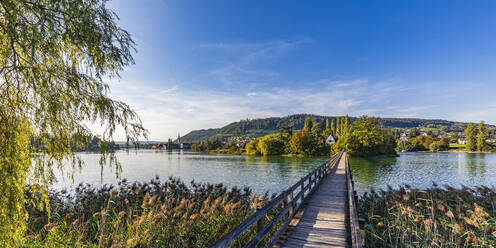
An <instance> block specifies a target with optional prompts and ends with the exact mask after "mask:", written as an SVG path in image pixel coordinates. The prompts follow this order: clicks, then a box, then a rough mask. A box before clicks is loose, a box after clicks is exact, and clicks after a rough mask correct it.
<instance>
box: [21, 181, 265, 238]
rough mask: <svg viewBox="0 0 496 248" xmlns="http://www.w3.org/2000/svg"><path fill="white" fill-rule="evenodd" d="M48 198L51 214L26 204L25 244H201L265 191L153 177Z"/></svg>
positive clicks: (237, 219)
mask: <svg viewBox="0 0 496 248" xmlns="http://www.w3.org/2000/svg"><path fill="white" fill-rule="evenodd" d="M50 200H51V215H50V216H49V215H48V214H47V212H39V211H37V210H36V209H30V211H29V213H30V215H29V216H30V217H29V222H28V226H29V228H28V233H27V236H26V239H25V240H26V241H25V244H24V245H25V246H26V247H87V246H89V247H206V246H208V245H209V244H211V243H213V242H214V241H215V240H217V239H218V238H220V237H222V235H224V234H226V233H227V232H228V231H229V230H231V229H232V228H233V227H235V226H236V225H238V224H239V223H241V222H242V221H243V220H244V219H246V217H248V216H249V215H251V214H253V213H254V212H255V211H256V208H257V207H259V206H262V205H263V204H265V203H266V202H267V200H268V195H267V194H265V195H263V196H262V197H259V196H257V195H255V194H252V191H251V190H250V189H248V188H244V189H238V188H236V187H234V188H232V189H229V190H228V189H227V187H225V186H223V185H222V184H217V185H212V184H198V183H195V182H191V184H190V185H189V187H188V186H187V185H186V184H184V183H183V182H182V181H180V180H179V179H177V178H169V180H167V181H165V182H160V180H159V179H158V178H156V179H154V180H151V181H150V182H148V183H138V182H134V183H128V182H127V181H125V180H124V181H123V182H122V183H120V184H119V185H117V186H112V185H104V186H102V187H99V188H96V187H93V186H91V185H88V184H80V185H79V186H77V187H76V188H75V190H74V191H73V192H68V191H58V192H51V193H50ZM254 233H255V230H253V231H252V232H248V233H247V234H245V235H243V236H242V237H241V238H240V239H239V240H237V242H236V243H235V244H234V247H240V246H241V245H242V244H244V243H245V242H246V241H247V240H248V239H249V238H250V237H251V236H253V235H254Z"/></svg>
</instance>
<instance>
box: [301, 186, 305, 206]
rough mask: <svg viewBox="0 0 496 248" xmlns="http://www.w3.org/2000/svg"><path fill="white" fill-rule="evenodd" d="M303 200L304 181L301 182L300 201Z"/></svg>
mask: <svg viewBox="0 0 496 248" xmlns="http://www.w3.org/2000/svg"><path fill="white" fill-rule="evenodd" d="M303 199H305V181H301V201H303Z"/></svg>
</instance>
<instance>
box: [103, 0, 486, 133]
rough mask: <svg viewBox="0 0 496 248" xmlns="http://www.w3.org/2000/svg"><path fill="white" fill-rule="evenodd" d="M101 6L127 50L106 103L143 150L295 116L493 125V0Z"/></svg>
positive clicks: (128, 2)
mask: <svg viewBox="0 0 496 248" xmlns="http://www.w3.org/2000/svg"><path fill="white" fill-rule="evenodd" d="M109 6H110V7H111V8H112V9H113V10H115V11H116V12H117V14H118V15H119V17H120V18H121V19H120V21H119V23H120V25H121V26H122V27H124V28H125V29H126V30H128V31H129V32H130V33H131V34H132V36H133V38H134V39H135V41H136V43H137V50H138V53H137V54H135V59H136V64H135V65H133V66H130V67H128V68H126V70H125V71H124V72H123V73H122V78H121V79H120V80H119V81H118V82H115V81H113V82H111V87H110V89H111V94H112V96H113V97H115V98H117V99H120V100H124V101H126V102H128V103H129V104H130V105H131V106H132V107H133V108H134V109H135V110H136V111H137V112H138V114H140V116H141V118H142V120H143V123H144V125H145V127H146V128H148V129H149V130H150V132H151V135H150V139H151V140H166V139H167V138H169V137H177V133H178V132H180V133H181V134H185V133H187V132H189V131H191V130H194V129H201V128H210V127H220V126H223V125H225V124H228V123H230V122H233V121H237V120H240V119H246V118H259V117H269V116H284V115H289V114H295V113H313V114H321V115H344V114H350V115H352V116H359V115H372V116H382V117H419V118H442V119H448V120H456V121H479V120H485V121H487V122H489V123H492V124H496V97H495V96H494V95H495V92H496V91H495V90H496V82H495V79H496V29H495V27H496V16H494V13H496V1H237V0H235V1H233V0H230V1H227V0H226V1H188V0H181V1H163V0H143V1H136V0H114V1H112V2H110V5H109ZM116 138H117V139H119V138H122V137H116Z"/></svg>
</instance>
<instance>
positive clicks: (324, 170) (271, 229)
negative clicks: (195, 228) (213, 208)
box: [210, 152, 343, 248]
mask: <svg viewBox="0 0 496 248" xmlns="http://www.w3.org/2000/svg"><path fill="white" fill-rule="evenodd" d="M342 154H343V152H339V153H336V154H334V155H333V156H332V157H331V158H330V159H329V160H327V161H326V162H324V163H323V164H322V165H320V166H319V167H317V168H316V169H314V170H313V171H312V172H310V173H309V174H308V175H307V176H305V177H303V178H302V179H300V180H299V181H298V182H297V183H295V184H294V185H292V186H291V187H289V188H288V189H287V190H285V191H283V192H282V193H280V194H279V195H278V196H276V197H275V198H273V199H272V200H271V201H270V202H269V203H267V204H265V205H264V206H263V207H261V208H259V209H258V210H257V211H256V212H255V213H254V214H252V215H251V216H250V217H248V218H247V219H246V220H245V221H243V222H242V223H241V224H239V225H238V226H236V227H235V228H234V229H233V230H231V231H230V232H229V233H227V234H226V235H224V236H223V237H222V238H220V239H219V240H217V241H216V242H215V243H214V244H212V245H211V246H210V247H211V248H224V247H228V246H229V245H231V244H232V243H233V242H235V241H236V240H237V239H238V238H239V237H240V236H241V235H243V234H244V233H246V232H249V231H250V230H253V227H254V228H256V234H255V235H254V236H253V237H252V238H251V240H250V241H249V242H248V243H247V244H246V245H244V247H263V246H265V247H272V246H273V245H274V244H275V243H276V242H277V240H278V239H279V238H280V236H281V235H282V234H283V233H284V231H285V230H286V229H287V227H288V225H289V223H290V222H291V220H292V219H293V218H294V216H295V215H296V213H297V212H298V210H300V208H301V206H302V205H303V203H304V201H305V200H306V199H307V198H308V197H309V196H310V195H311V194H312V193H313V192H314V191H315V189H316V188H317V187H318V185H319V184H320V183H321V182H322V180H323V179H324V178H325V176H326V175H328V174H329V173H330V172H331V171H332V169H333V168H334V167H335V166H336V165H337V163H338V161H339V159H340V158H341V155H342ZM274 212H276V213H275V215H274V216H273V217H272V218H271V219H270V220H269V221H266V218H265V217H266V216H267V215H268V214H274ZM281 221H282V223H281ZM276 227H277V229H275V228H276Z"/></svg>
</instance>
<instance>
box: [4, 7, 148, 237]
mask: <svg viewBox="0 0 496 248" xmlns="http://www.w3.org/2000/svg"><path fill="white" fill-rule="evenodd" d="M106 2H107V1H106V0H39V1H29V0H2V1H0V43H1V46H0V77H1V78H0V96H1V98H0V247H11V246H17V245H19V244H20V243H21V242H22V237H23V236H24V233H25V231H26V220H27V218H28V215H27V212H26V209H25V206H26V204H34V205H35V206H37V207H39V208H46V207H47V204H48V202H47V197H46V188H47V185H49V183H50V182H51V181H52V180H53V177H54V171H55V170H57V169H61V168H62V165H63V162H64V161H71V162H72V165H74V166H76V165H80V164H81V163H80V161H79V160H78V159H77V156H75V154H74V148H76V147H85V146H87V145H88V141H89V138H88V137H90V136H92V135H96V134H95V133H94V132H92V131H91V129H90V128H89V127H88V126H89V125H92V124H91V123H95V125H99V126H101V127H102V129H101V130H102V132H101V133H99V137H100V139H101V140H102V141H103V142H104V143H105V142H108V141H112V139H113V138H112V137H113V134H114V132H115V131H116V128H118V127H119V126H120V127H122V129H123V130H124V132H125V134H126V137H127V139H128V141H133V140H136V139H137V138H138V137H140V136H141V135H146V130H144V129H143V127H142V125H141V122H140V120H139V118H138V116H137V115H136V113H135V112H134V111H133V110H131V109H130V107H129V106H128V105H127V104H125V103H123V102H120V101H116V100H113V99H111V98H110V97H109V96H108V85H107V84H106V83H105V81H106V80H108V79H112V78H116V77H119V72H120V71H122V69H123V68H124V67H125V66H127V65H129V64H132V63H134V61H133V58H132V53H133V52H134V42H133V40H132V39H131V36H130V34H129V33H128V32H126V31H125V30H123V29H122V28H120V27H119V26H118V25H117V24H116V21H117V20H118V17H117V15H116V14H115V13H114V12H113V11H111V10H109V9H108V8H107V7H106ZM109 157H110V158H112V155H111V152H109V151H108V150H106V151H104V152H102V158H109ZM27 183H30V184H31V185H36V186H31V187H27V186H25V185H26V184H27ZM26 195H31V196H32V197H30V198H29V201H28V198H27V197H26ZM33 197H34V199H33Z"/></svg>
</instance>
